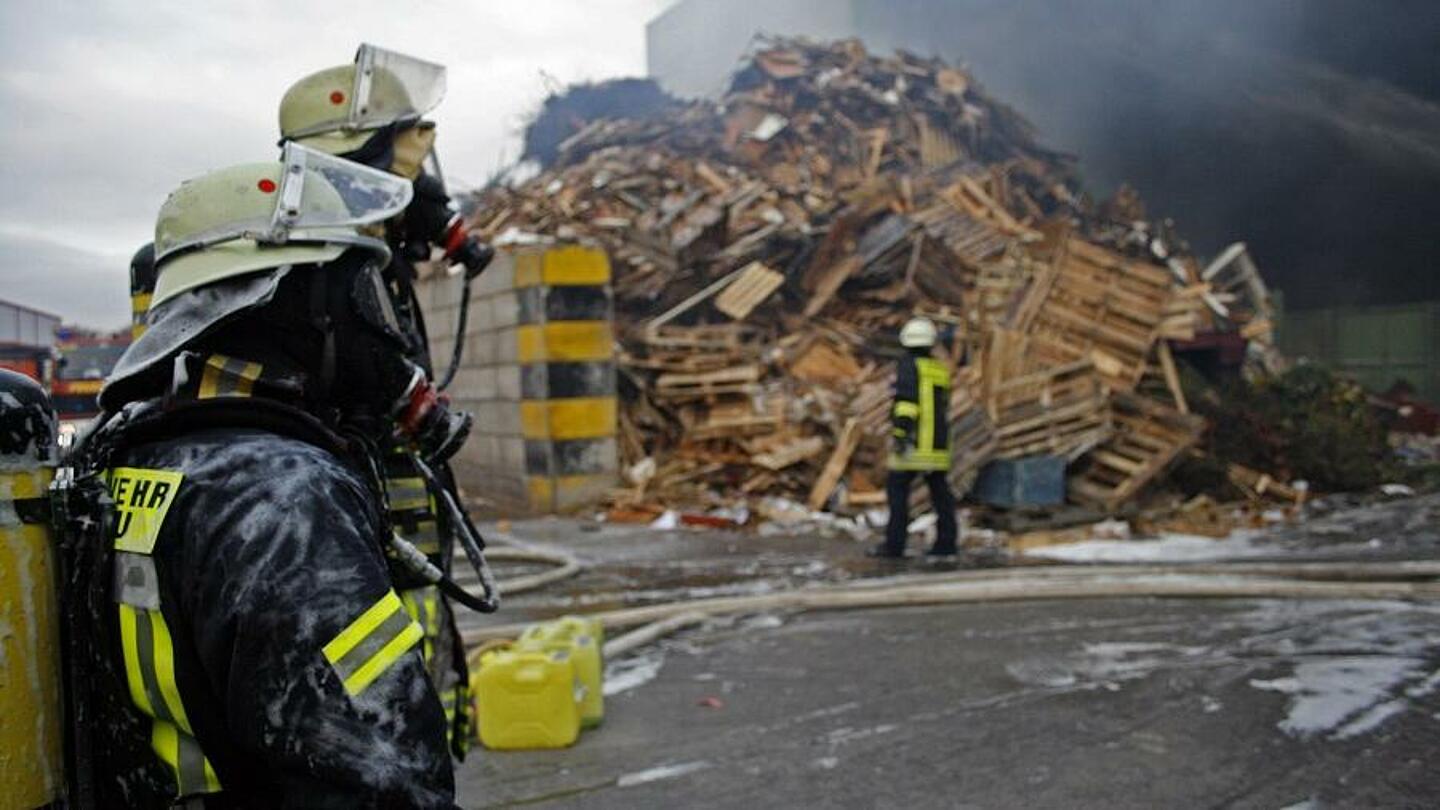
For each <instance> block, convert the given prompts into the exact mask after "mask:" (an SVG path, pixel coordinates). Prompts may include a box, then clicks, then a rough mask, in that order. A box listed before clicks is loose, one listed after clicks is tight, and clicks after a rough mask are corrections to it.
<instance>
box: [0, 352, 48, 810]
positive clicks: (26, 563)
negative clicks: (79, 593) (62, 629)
mask: <svg viewBox="0 0 1440 810" xmlns="http://www.w3.org/2000/svg"><path fill="white" fill-rule="evenodd" d="M54 426H55V420H54V412H53V411H52V410H51V409H50V403H49V399H48V397H46V396H45V392H44V391H43V390H42V389H41V388H40V386H39V385H38V384H36V383H35V382H34V381H33V380H31V379H30V378H28V377H25V376H23V375H20V374H16V373H14V372H9V371H4V370H0V718H3V720H0V805H3V806H4V807H16V808H31V807H40V806H42V805H46V804H49V803H51V802H56V801H59V799H60V795H61V787H62V784H63V782H64V779H63V766H62V764H61V739H60V734H61V728H62V726H63V724H62V719H63V718H62V716H61V715H62V709H61V702H60V636H59V626H58V624H57V619H58V616H59V606H58V603H57V602H56V593H55V585H56V581H57V577H56V573H55V553H54V546H53V543H52V542H51V538H50V531H49V526H48V523H47V518H46V516H45V504H46V503H47V497H48V489H49V486H50V479H51V477H52V476H53V474H54V473H53V469H52V465H53V463H54V456H55V436H54Z"/></svg>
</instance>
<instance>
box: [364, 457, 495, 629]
mask: <svg viewBox="0 0 1440 810" xmlns="http://www.w3.org/2000/svg"><path fill="white" fill-rule="evenodd" d="M412 457H413V458H414V460H415V468H416V469H418V470H419V471H420V475H421V476H423V477H424V478H425V482H426V483H427V484H428V485H429V486H430V491H432V492H436V493H438V494H439V495H440V501H441V503H443V504H444V505H445V511H446V512H448V513H449V515H450V521H451V522H452V523H453V524H454V525H455V527H456V529H457V531H456V532H455V534H456V535H458V536H459V538H460V547H461V548H463V549H465V556H466V558H468V559H469V560H470V565H471V567H473V568H474V569H475V574H476V575H477V576H478V577H479V578H480V588H481V590H482V591H483V592H484V593H483V595H482V596H478V597H477V596H475V595H474V594H472V593H470V592H469V591H467V590H465V589H464V588H462V587H460V586H459V585H458V584H456V582H455V580H453V579H451V578H450V577H448V576H446V575H445V574H444V572H442V571H440V569H439V568H436V567H435V566H434V565H432V564H431V563H430V561H429V560H426V559H425V555H423V554H421V553H420V551H419V550H418V549H415V547H414V546H413V545H410V544H409V543H406V542H405V541H404V540H400V542H401V543H404V544H405V545H410V548H411V549H412V550H413V551H414V553H415V554H416V555H419V559H420V560H421V561H423V562H424V563H425V565H426V566H427V567H428V569H433V571H434V572H435V574H438V575H439V578H438V579H430V576H431V574H430V572H429V570H427V569H420V570H417V571H416V573H418V574H420V575H421V576H424V577H426V578H427V579H430V581H431V582H433V583H434V584H435V585H438V586H439V587H440V590H441V591H443V592H444V593H445V595H446V596H449V597H450V598H452V599H454V600H455V601H457V602H459V603H460V604H462V605H464V606H465V607H468V608H470V609H471V610H476V611H479V612H481V613H494V612H495V611H496V610H497V609H498V608H499V607H500V588H499V587H498V586H497V585H496V584H495V574H494V573H493V572H492V571H491V570H490V564H489V563H488V562H486V561H485V539H484V538H483V537H481V536H480V530H479V529H476V528H475V523H474V522H473V521H471V520H470V516H469V515H467V514H465V510H463V509H461V508H460V504H459V503H458V502H457V501H456V500H455V496H454V494H453V493H451V492H450V489H449V488H448V487H444V486H441V484H440V481H439V479H437V478H436V477H435V473H434V472H433V471H432V470H431V469H430V465H428V464H426V463H425V461H424V460H423V459H421V458H420V456H419V455H418V454H415V455H413V456H412ZM398 539H399V538H398V537H396V538H394V539H392V540H391V545H392V546H394V547H396V550H397V551H398V552H400V553H401V554H402V555H404V556H403V558H404V559H407V561H409V559H410V557H409V555H408V553H407V552H405V551H404V550H403V548H401V547H399V546H396V543H395V541H396V540H398Z"/></svg>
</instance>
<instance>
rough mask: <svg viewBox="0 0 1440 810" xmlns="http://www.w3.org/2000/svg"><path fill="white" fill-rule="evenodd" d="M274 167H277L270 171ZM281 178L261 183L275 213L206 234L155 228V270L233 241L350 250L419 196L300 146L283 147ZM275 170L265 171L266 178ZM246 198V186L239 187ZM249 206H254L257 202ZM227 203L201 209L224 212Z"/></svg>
mask: <svg viewBox="0 0 1440 810" xmlns="http://www.w3.org/2000/svg"><path fill="white" fill-rule="evenodd" d="M270 166H271V167H273V166H274V164H270ZM278 168H279V176H278V177H271V176H259V177H258V179H257V180H256V183H257V184H259V185H261V186H262V188H263V187H264V184H265V183H269V184H270V185H269V186H268V188H269V189H270V190H273V191H274V192H275V193H273V194H269V195H268V196H267V197H266V199H267V200H268V199H271V198H273V199H274V203H273V205H270V204H268V203H267V204H266V205H265V206H261V207H258V208H257V207H255V206H254V205H251V204H246V205H244V206H239V207H236V208H235V209H234V215H233V216H231V217H228V218H226V217H221V218H220V221H218V222H214V223H213V224H211V225H210V227H208V228H204V229H201V230H198V231H189V232H187V231H185V230H184V229H178V228H157V229H156V235H155V261H156V263H157V264H159V263H161V262H163V261H164V260H166V259H167V258H170V257H172V256H175V255H176V254H179V253H182V252H188V251H192V250H201V249H204V248H207V247H210V246H212V245H216V244H220V243H222V242H228V241H231V240H235V239H250V240H254V241H255V242H256V243H258V244H260V245H283V244H287V243H290V242H316V241H318V242H351V241H354V238H355V237H356V236H357V234H356V229H357V228H359V227H361V226H364V225H369V224H371V223H374V222H380V221H382V220H386V219H389V218H390V217H393V216H395V215H396V214H398V213H400V212H401V211H403V210H405V206H407V205H409V204H410V198H411V196H412V195H413V193H414V190H413V188H412V187H411V184H410V182H409V181H408V180H406V179H405V178H403V177H396V176H395V175H392V174H389V173H388V172H382V171H380V170H378V169H372V168H370V167H369V166H363V165H361V164H359V163H354V162H352V161H348V160H345V159H343V158H337V157H334V156H332V155H327V154H325V153H324V152H319V151H316V150H314V149H308V148H306V147H304V146H301V145H300V144H298V143H295V142H293V141H292V142H289V143H286V144H285V152H284V155H283V157H282V159H281V164H280V166H279V167H278ZM273 171H274V169H273V168H271V169H267V170H266V171H265V172H264V174H266V175H268V174H269V173H270V172H273ZM239 190H240V192H242V193H249V190H248V185H247V184H240V186H239ZM250 199H254V197H253V196H252V197H251V198H250ZM225 203H226V201H224V200H221V201H218V202H216V201H204V202H203V203H201V202H197V204H205V205H207V206H208V207H211V208H218V209H220V210H223V206H224V205H225Z"/></svg>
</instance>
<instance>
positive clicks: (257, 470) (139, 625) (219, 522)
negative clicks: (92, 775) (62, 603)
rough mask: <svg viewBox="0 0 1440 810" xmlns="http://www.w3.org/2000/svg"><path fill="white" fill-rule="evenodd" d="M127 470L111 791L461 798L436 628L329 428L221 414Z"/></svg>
mask: <svg viewBox="0 0 1440 810" xmlns="http://www.w3.org/2000/svg"><path fill="white" fill-rule="evenodd" d="M107 486H108V489H109V492H110V494H111V497H112V498H113V500H114V502H115V504H116V511H117V526H116V528H115V531H114V538H115V542H114V549H115V557H114V566H115V579H114V583H113V589H114V592H113V594H112V596H113V603H114V605H115V609H116V610H117V612H118V615H117V616H116V621H117V622H118V634H117V637H116V641H117V642H118V644H116V645H115V646H116V647H117V649H114V650H112V652H111V654H112V655H113V656H114V657H115V658H114V661H115V663H116V666H115V667H114V668H113V670H112V671H113V672H116V673H118V674H117V675H116V679H117V680H123V681H124V683H123V684H113V685H112V688H116V689H122V690H125V691H127V692H128V700H123V701H120V702H119V703H118V704H114V705H118V706H122V707H126V708H128V714H126V713H125V712H123V711H122V712H120V714H122V715H124V716H121V717H116V718H108V719H107V718H105V717H103V716H102V717H100V718H97V719H98V720H99V721H100V722H101V723H102V724H103V723H106V722H110V723H111V725H109V726H106V727H105V728H106V729H107V730H105V731H101V732H99V733H98V735H97V736H100V737H104V736H105V735H106V734H113V735H115V736H114V737H112V738H111V739H110V740H109V741H108V744H107V743H106V742H105V741H104V740H102V741H101V745H99V746H98V749H99V750H101V751H104V752H106V753H103V754H102V755H101V756H100V757H98V762H97V764H98V765H99V766H100V768H101V770H102V773H100V774H97V781H98V783H99V784H100V785H101V791H100V792H101V793H102V795H101V796H100V798H101V805H102V806H117V807H119V806H125V807H164V806H168V805H169V804H170V803H171V802H173V801H175V799H176V797H177V795H179V796H182V797H183V796H200V797H203V799H204V806H205V807H267V808H272V807H273V808H291V807H297V808H298V807H307V808H311V807H314V808H324V807H336V808H342V807H343V808H346V810H358V808H371V807H445V808H449V807H451V806H452V805H453V792H454V786H453V781H454V778H453V773H452V770H451V764H450V757H449V754H448V752H447V749H446V742H445V720H444V717H443V715H442V711H441V705H440V702H439V701H438V699H437V698H436V695H435V692H434V689H433V688H432V686H431V683H430V680H429V678H427V676H426V673H425V668H424V665H423V663H422V661H421V656H420V652H419V646H418V642H419V641H420V639H421V632H420V628H419V626H418V625H417V624H416V623H415V622H414V621H413V620H412V619H411V618H410V616H409V615H408V614H407V613H406V611H405V610H404V609H402V607H401V602H400V599H399V598H398V597H397V595H396V592H395V591H394V589H393V588H392V584H391V580H390V577H389V575H388V573H387V570H386V564H385V560H384V558H383V556H382V551H381V548H380V545H379V539H380V531H381V528H380V522H379V516H378V511H377V505H376V499H375V497H374V496H373V495H372V494H371V491H370V489H369V488H368V487H367V486H366V485H365V484H364V482H363V481H362V479H361V478H360V476H358V475H357V474H356V473H354V472H353V471H352V470H351V469H350V468H348V467H347V466H346V465H345V464H344V463H342V462H341V460H340V459H339V458H338V457H337V456H335V455H332V454H331V453H329V452H327V451H326V450H324V449H321V448H320V447H318V446H315V445H313V444H309V443H306V442H302V441H299V440H296V439H292V438H286V437H282V436H279V435H276V434H274V433H269V432H265V431H263V430H258V429H249V428H211V429H203V430H197V431H192V432H188V433H185V434H183V435H180V436H177V437H175V438H172V439H167V440H164V441H158V442H152V443H150V444H143V445H138V446H135V447H133V448H131V449H129V450H126V451H124V452H122V453H120V454H118V457H116V458H113V459H112V460H111V463H110V464H109V470H108V473H107ZM95 586H96V587H104V583H99V582H97V583H95ZM100 703H102V704H103V703H104V701H100ZM112 791H113V793H112ZM107 793H109V794H110V795H105V794H107ZM107 802H114V803H113V804H111V803H107Z"/></svg>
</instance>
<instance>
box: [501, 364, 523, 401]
mask: <svg viewBox="0 0 1440 810" xmlns="http://www.w3.org/2000/svg"><path fill="white" fill-rule="evenodd" d="M495 396H496V398H497V399H507V400H511V401H512V402H518V401H519V400H520V398H521V395H520V367H519V366H518V365H508V366H496V367H495Z"/></svg>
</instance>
